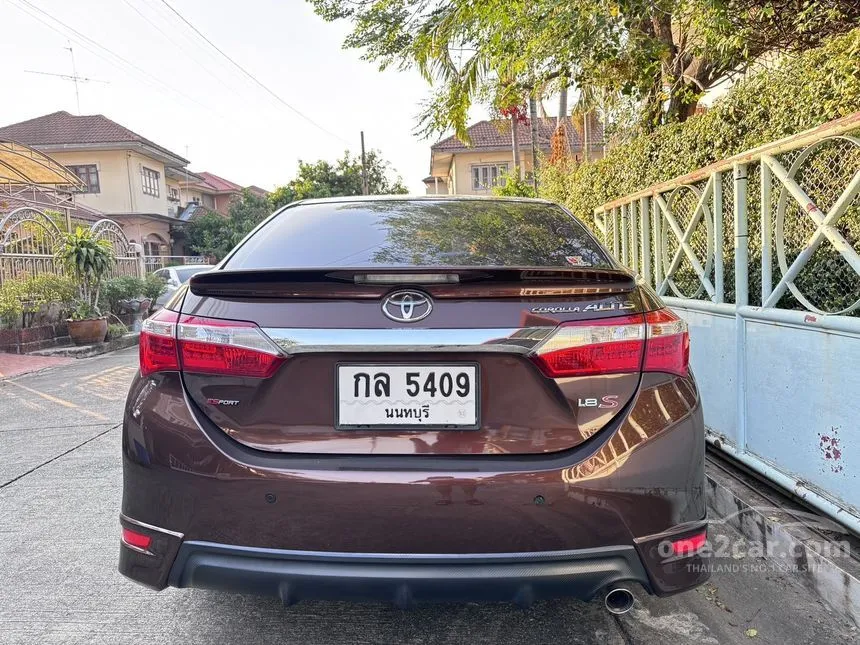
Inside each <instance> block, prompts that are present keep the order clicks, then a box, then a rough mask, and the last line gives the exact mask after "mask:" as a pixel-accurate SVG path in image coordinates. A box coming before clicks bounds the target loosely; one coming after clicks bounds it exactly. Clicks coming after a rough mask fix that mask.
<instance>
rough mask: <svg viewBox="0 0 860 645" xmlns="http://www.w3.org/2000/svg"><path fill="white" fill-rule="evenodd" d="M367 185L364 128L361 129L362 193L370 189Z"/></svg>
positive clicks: (364, 193)
mask: <svg viewBox="0 0 860 645" xmlns="http://www.w3.org/2000/svg"><path fill="white" fill-rule="evenodd" d="M368 188H369V187H368V185H367V157H366V156H365V154H364V130H362V131H361V194H362V195H367V194H368V193H369V192H370V190H369V189H368Z"/></svg>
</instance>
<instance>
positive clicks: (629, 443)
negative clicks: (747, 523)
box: [120, 373, 708, 601]
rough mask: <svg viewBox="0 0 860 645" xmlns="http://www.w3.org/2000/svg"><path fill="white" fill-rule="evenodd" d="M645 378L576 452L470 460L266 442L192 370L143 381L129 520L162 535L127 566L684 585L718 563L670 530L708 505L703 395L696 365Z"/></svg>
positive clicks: (166, 581) (551, 586) (581, 592)
mask: <svg viewBox="0 0 860 645" xmlns="http://www.w3.org/2000/svg"><path fill="white" fill-rule="evenodd" d="M646 377H647V378H643V387H642V388H641V391H640V394H639V395H638V396H637V398H636V400H635V401H634V403H633V404H632V405H631V409H630V410H629V412H627V413H626V414H621V415H618V417H616V419H614V420H613V423H611V424H610V425H609V426H607V427H606V428H605V429H604V430H602V431H601V432H599V433H597V435H595V436H594V437H592V438H591V440H589V441H587V442H585V443H584V444H582V445H580V446H577V447H575V448H573V449H571V450H569V451H564V452H562V453H551V454H549V455H477V456H475V457H470V456H463V457H462V458H448V457H436V456H424V455H414V456H406V457H403V456H397V457H390V456H389V457H386V456H375V455H368V456H363V455H359V456H356V455H347V456H339V455H304V456H294V455H280V454H274V453H265V452H262V451H255V450H250V449H248V448H246V447H242V446H240V445H238V444H237V442H235V441H233V440H232V439H231V438H230V437H229V436H228V435H227V433H225V432H223V431H221V430H218V429H217V428H215V429H213V428H209V427H207V426H206V425H205V424H202V423H200V422H199V421H198V419H196V418H195V416H194V414H193V413H192V410H191V407H189V406H190V404H189V403H188V401H187V400H186V398H185V396H184V393H183V389H182V387H181V383H180V381H179V377H178V375H176V374H171V373H161V374H156V375H154V376H153V377H151V378H146V379H138V380H137V381H135V384H134V385H133V386H132V390H131V393H130V395H129V400H128V405H127V407H126V417H125V423H124V426H123V453H124V454H123V475H124V487H123V507H122V513H123V518H122V523H123V526H124V527H126V528H130V529H133V530H139V531H142V532H143V533H146V534H149V535H150V536H151V537H152V539H153V546H152V548H151V549H150V551H151V553H149V554H145V553H139V552H136V551H133V550H132V549H129V548H128V547H123V548H122V549H121V555H120V571H121V572H122V573H124V574H125V575H127V576H129V577H130V578H132V579H134V580H136V581H137V582H140V583H142V584H145V585H148V586H150V587H152V588H155V589H163V588H164V587H166V586H168V585H175V586H194V587H208V588H216V589H232V590H235V591H251V592H256V593H270V594H276V595H278V594H279V595H281V596H284V597H285V598H286V599H287V600H291V599H292V598H294V597H338V598H344V597H346V598H354V597H361V598H367V597H378V598H387V599H394V600H395V601H396V600H397V599H398V597H399V596H398V594H401V595H402V594H406V596H405V597H406V598H407V600H408V599H409V598H417V599H424V598H428V599H429V598H432V597H434V594H438V593H439V592H440V591H439V590H440V588H441V592H442V593H443V596H442V597H444V598H446V599H452V598H487V599H492V598H494V597H501V598H505V599H517V596H518V594H521V593H526V591H523V590H529V589H530V590H531V591H529V592H528V593H532V594H535V595H536V596H537V597H545V596H558V595H561V596H577V597H583V598H585V597H589V596H590V595H593V594H594V593H596V592H597V591H599V590H600V588H602V587H604V586H606V585H609V584H613V583H614V582H621V581H624V580H629V581H635V582H639V583H641V584H643V585H644V586H645V587H646V589H647V590H648V591H649V592H651V593H654V594H657V595H669V594H673V593H678V592H680V591H684V590H686V589H689V588H691V587H693V586H696V585H698V584H701V583H702V582H704V581H705V580H706V579H707V578H708V573H707V571H706V570H705V569H703V568H702V567H701V566H699V564H700V562H699V561H700V558H699V556H696V557H695V558H690V559H685V561H674V562H670V561H667V560H666V559H665V557H664V556H663V555H662V552H661V549H660V548H659V545H660V543H661V542H662V541H665V540H666V539H668V538H670V537H673V536H674V537H679V538H681V537H685V536H687V535H688V534H690V533H692V532H694V531H699V532H700V531H701V529H702V526H703V523H704V521H705V489H704V426H703V422H702V413H701V407H700V404H699V401H698V396H697V393H696V391H695V384H694V383H693V381H692V380H691V379H677V378H668V377H662V376H660V375H646ZM159 527H163V528H159ZM229 545H242V546H229ZM607 550H608V551H607ZM390 554H397V555H390ZM401 554H404V555H401ZM406 554H408V555H406ZM426 554H439V555H431V556H428V555H426ZM512 554H513V555H512ZM311 556H313V557H311ZM634 556H635V557H634ZM367 558H369V559H367ZM416 558H418V560H416ZM426 558H430V559H431V560H432V561H424V560H423V559H426ZM332 581H334V582H332ZM329 594H331V596H330V595H329Z"/></svg>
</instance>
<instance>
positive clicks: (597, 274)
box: [189, 266, 636, 298]
mask: <svg viewBox="0 0 860 645" xmlns="http://www.w3.org/2000/svg"><path fill="white" fill-rule="evenodd" d="M369 275H370V276H374V277H377V278H378V277H382V276H390V278H391V279H390V281H388V282H381V281H373V282H372V283H370V282H369V281H367V276H369ZM440 275H442V277H450V278H451V279H450V280H442V281H439V280H432V281H426V282H425V281H422V279H421V278H422V276H427V277H430V276H433V277H434V278H438V277H439V276H440ZM398 278H401V279H398ZM393 286H404V287H406V286H411V287H421V288H422V289H425V290H426V291H428V292H429V293H431V294H432V295H434V296H437V297H446V296H447V297H460V298H462V297H505V296H524V295H578V294H582V295H585V294H613V293H628V292H630V291H633V289H634V288H635V287H636V280H635V278H634V277H633V276H632V275H631V274H629V273H628V272H626V271H624V270H620V269H595V268H568V267H558V268H556V267H501V268H499V267H405V268H404V267H391V268H388V267H377V266H374V267H357V268H340V267H338V268H331V269H329V268H321V269H266V270H256V269H250V270H248V269H241V270H235V271H226V270H217V269H216V270H213V271H207V272H206V273H198V274H197V275H195V276H193V277H192V278H191V281H190V283H189V288H190V290H191V293H193V294H194V295H196V296H214V297H222V298H290V297H294V298H297V297H301V298H313V297H318V298H337V297H341V298H344V297H345V298H361V297H366V298H376V297H379V296H380V295H381V294H383V293H385V292H387V291H389V290H390V289H391V288H392V287H393ZM547 290H553V291H557V292H558V293H545V292H546V291H547ZM532 292H534V293H532ZM538 292H541V293H538Z"/></svg>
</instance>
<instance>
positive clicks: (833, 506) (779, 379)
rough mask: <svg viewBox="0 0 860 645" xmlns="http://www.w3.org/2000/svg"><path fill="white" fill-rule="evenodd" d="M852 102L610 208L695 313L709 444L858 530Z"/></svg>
mask: <svg viewBox="0 0 860 645" xmlns="http://www.w3.org/2000/svg"><path fill="white" fill-rule="evenodd" d="M858 132H860V112H858V113H855V114H851V115H848V116H846V117H843V118H841V119H837V120H835V121H831V122H829V123H826V124H824V125H822V126H819V127H817V128H813V129H811V130H807V131H805V132H801V133H799V134H797V135H794V136H791V137H787V138H785V139H781V140H779V141H775V142H773V143H770V144H767V145H764V146H761V147H759V148H755V149H753V150H749V151H747V152H744V153H742V154H739V155H736V156H734V157H730V158H727V159H723V160H721V161H718V162H716V163H714V164H711V165H709V166H706V167H704V168H700V169H699V170H696V171H694V172H692V173H689V174H687V175H684V176H681V177H676V178H674V179H671V180H669V181H666V182H662V183H659V184H655V185H653V186H649V187H648V188H646V189H644V190H640V191H638V192H636V193H633V194H630V195H625V196H624V197H621V198H619V199H616V200H614V201H612V202H608V203H606V204H603V205H602V206H600V207H599V208H597V209H596V210H595V224H596V227H597V229H598V230H599V233H600V234H601V235H602V236H603V240H604V242H605V243H606V246H607V247H608V248H609V249H611V250H612V251H613V253H614V254H615V256H616V257H617V258H618V259H619V260H620V261H621V262H622V263H623V264H624V265H626V266H628V267H630V268H631V269H632V270H634V271H635V272H636V273H637V274H638V275H639V276H640V277H641V279H642V280H644V281H645V282H647V283H648V284H650V285H652V286H653V287H654V288H655V289H656V290H657V292H658V293H659V294H660V295H661V296H663V297H664V298H665V300H666V302H667V303H668V304H669V305H670V306H671V307H673V308H674V309H676V310H677V311H678V312H679V313H680V314H681V315H682V316H683V317H684V318H685V319H686V320H687V322H688V324H689V326H690V334H691V363H692V365H693V369H694V371H695V373H696V377H697V380H698V382H699V387H700V390H701V392H702V398H703V403H704V414H705V423H706V425H707V426H708V432H709V435H708V440H709V442H710V443H711V444H712V445H714V446H715V447H717V448H719V449H721V450H723V451H725V452H727V453H729V454H731V455H732V456H734V457H735V458H737V459H739V460H740V461H742V462H743V463H745V464H746V465H747V466H749V467H750V468H752V469H754V470H756V471H758V472H759V473H762V474H763V475H765V476H766V477H768V478H770V479H771V480H772V481H774V482H775V483H777V484H779V485H781V486H783V487H785V488H787V489H789V490H791V491H792V492H793V493H794V494H796V495H798V496H800V497H802V498H805V499H806V500H807V501H808V502H809V503H810V504H811V505H813V506H815V507H817V508H819V509H820V510H822V511H823V512H825V513H827V514H829V515H830V516H832V517H833V518H835V519H836V520H837V521H839V522H841V523H843V524H845V525H846V526H848V527H850V528H851V529H852V530H853V531H854V532H855V533H858V534H860V489H858V488H857V487H856V486H855V485H854V484H853V477H854V476H856V471H855V472H849V468H851V467H852V466H851V464H854V465H853V468H856V467H857V466H856V464H858V463H860V443H857V442H856V441H854V440H853V438H851V437H849V438H846V437H844V436H840V432H841V433H845V432H846V431H849V432H850V431H853V429H854V428H855V427H856V418H857V415H858V413H860V397H858V396H857V393H858V392H860V370H857V368H856V366H857V365H858V364H860V254H858V250H860V138H858V137H857V136H854V135H853V134H852V133H858Z"/></svg>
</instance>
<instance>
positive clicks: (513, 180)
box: [493, 168, 535, 197]
mask: <svg viewBox="0 0 860 645" xmlns="http://www.w3.org/2000/svg"><path fill="white" fill-rule="evenodd" d="M504 179H505V183H504V185H499V186H496V187H495V188H493V194H494V195H498V196H499V197H535V187H534V185H533V184H531V183H530V182H529V181H527V180H526V179H520V173H519V170H518V169H517V168H514V169H513V171H512V172H510V173H506V174H505V175H504Z"/></svg>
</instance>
